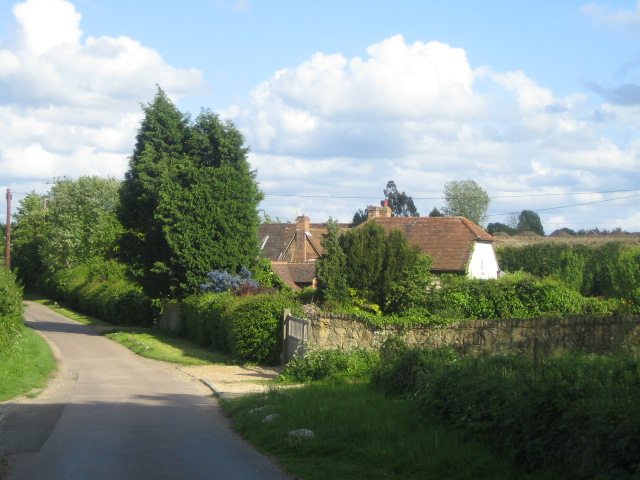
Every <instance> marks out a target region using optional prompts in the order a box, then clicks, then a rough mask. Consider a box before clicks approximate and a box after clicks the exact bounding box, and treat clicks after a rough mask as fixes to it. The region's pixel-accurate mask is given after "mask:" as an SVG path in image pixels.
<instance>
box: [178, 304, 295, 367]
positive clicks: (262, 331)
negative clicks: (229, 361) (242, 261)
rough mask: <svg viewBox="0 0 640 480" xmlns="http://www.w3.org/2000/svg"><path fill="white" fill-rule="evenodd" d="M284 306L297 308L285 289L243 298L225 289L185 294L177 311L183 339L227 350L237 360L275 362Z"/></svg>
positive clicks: (279, 347) (280, 339)
mask: <svg viewBox="0 0 640 480" xmlns="http://www.w3.org/2000/svg"><path fill="white" fill-rule="evenodd" d="M285 308H290V309H291V310H292V311H293V312H294V313H296V312H299V310H300V305H299V303H298V302H297V301H296V300H295V298H294V297H293V295H292V294H291V293H288V292H279V293H269V294H266V293H262V294H258V295H253V296H244V297H236V296H233V295H232V294H231V293H229V292H225V293H206V294H200V295H193V296H190V297H187V298H186V299H185V300H184V301H183V302H182V304H181V308H180V313H181V318H182V322H183V333H184V335H185V336H186V337H187V338H190V339H192V340H195V341H197V342H198V343H200V344H201V345H204V346H207V347H210V348H213V349H216V350H220V351H222V352H226V353H231V354H232V355H233V357H234V359H235V360H237V361H241V362H255V363H261V364H277V363H278V362H279V357H280V352H281V351H282V326H283V322H282V314H283V311H284V309H285Z"/></svg>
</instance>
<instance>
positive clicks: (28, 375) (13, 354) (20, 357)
mask: <svg viewBox="0 0 640 480" xmlns="http://www.w3.org/2000/svg"><path fill="white" fill-rule="evenodd" d="M55 370H56V361H55V358H54V357H53V353H52V352H51V349H50V348H49V345H47V342H45V340H44V339H43V338H42V337H41V336H40V335H38V334H37V333H36V332H34V331H33V330H32V329H30V328H28V327H22V328H21V331H20V337H19V339H18V342H17V344H16V346H15V347H14V348H12V349H11V350H10V352H9V354H8V355H6V356H3V358H2V359H1V360H0V401H5V400H9V399H11V398H14V397H17V396H19V395H22V394H25V393H28V392H31V393H32V394H35V393H36V392H37V389H41V388H44V387H45V385H46V383H47V381H48V379H49V378H50V376H51V374H52V372H54V371H55Z"/></svg>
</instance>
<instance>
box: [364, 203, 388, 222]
mask: <svg viewBox="0 0 640 480" xmlns="http://www.w3.org/2000/svg"><path fill="white" fill-rule="evenodd" d="M380 205H381V206H380V207H375V206H373V205H369V206H368V207H367V218H368V219H370V218H380V217H390V216H391V207H389V202H387V201H386V200H383V201H382V202H380Z"/></svg>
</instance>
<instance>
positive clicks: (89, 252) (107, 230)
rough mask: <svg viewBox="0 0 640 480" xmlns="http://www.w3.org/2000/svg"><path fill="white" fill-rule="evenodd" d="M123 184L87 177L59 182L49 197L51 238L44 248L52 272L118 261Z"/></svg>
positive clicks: (107, 179) (41, 251)
mask: <svg viewBox="0 0 640 480" xmlns="http://www.w3.org/2000/svg"><path fill="white" fill-rule="evenodd" d="M119 188H120V181H119V180H116V179H114V178H100V177H97V176H83V177H80V178H78V179H77V180H70V179H67V178H63V179H58V180H56V182H55V183H54V185H53V187H52V188H51V191H50V193H49V199H48V203H47V212H46V214H47V217H48V222H49V224H50V231H49V235H48V237H47V238H46V240H45V241H44V242H43V243H42V244H41V246H40V253H41V255H42V259H43V262H44V264H45V266H46V268H47V269H48V271H49V272H52V273H53V272H56V271H57V270H60V269H61V268H70V267H73V266H76V265H79V264H83V263H87V262H89V261H91V260H94V259H109V258H114V257H115V249H116V245H117V240H118V238H119V236H120V234H121V231H122V227H121V225H120V222H119V221H118V218H117V216H116V206H117V204H118V201H119V199H118V190H119Z"/></svg>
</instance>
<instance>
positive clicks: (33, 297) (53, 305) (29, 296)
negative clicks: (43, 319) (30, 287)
mask: <svg viewBox="0 0 640 480" xmlns="http://www.w3.org/2000/svg"><path fill="white" fill-rule="evenodd" d="M24 299H25V300H29V301H32V302H35V303H39V304H41V305H44V306H45V307H48V308H50V309H51V310H53V311H54V312H56V313H59V314H60V315H64V316H65V317H67V318H70V319H71V320H75V321H76V322H80V323H83V324H85V325H97V326H109V325H111V324H110V323H109V322H105V321H104V320H100V319H99V318H96V317H92V316H90V315H84V314H82V313H78V312H76V311H74V310H71V309H69V308H67V307H65V306H64V304H60V303H58V302H56V301H54V300H50V299H49V298H47V297H44V296H42V295H40V294H39V293H33V292H24Z"/></svg>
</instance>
